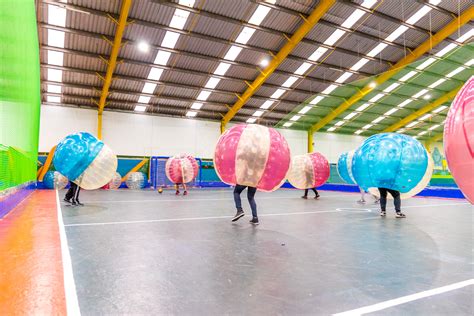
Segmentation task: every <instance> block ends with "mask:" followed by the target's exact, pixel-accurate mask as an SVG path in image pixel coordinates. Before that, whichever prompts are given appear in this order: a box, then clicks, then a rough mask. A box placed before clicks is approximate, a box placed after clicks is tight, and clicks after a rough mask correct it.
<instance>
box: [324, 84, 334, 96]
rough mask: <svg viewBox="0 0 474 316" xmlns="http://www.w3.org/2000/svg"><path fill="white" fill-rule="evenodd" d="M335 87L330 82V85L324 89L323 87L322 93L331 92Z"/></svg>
mask: <svg viewBox="0 0 474 316" xmlns="http://www.w3.org/2000/svg"><path fill="white" fill-rule="evenodd" d="M336 88H337V86H336V85H335V84H332V85H330V86H329V87H327V88H326V89H324V91H323V92H321V93H323V94H330V93H331V92H333V91H334V90H335V89H336Z"/></svg>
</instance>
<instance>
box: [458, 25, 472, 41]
mask: <svg viewBox="0 0 474 316" xmlns="http://www.w3.org/2000/svg"><path fill="white" fill-rule="evenodd" d="M473 36H474V28H471V29H470V30H469V31H468V32H466V33H465V34H464V35H462V36H461V37H459V38H458V39H457V40H456V42H459V43H464V42H466V41H467V40H469V39H470V38H471V37H473Z"/></svg>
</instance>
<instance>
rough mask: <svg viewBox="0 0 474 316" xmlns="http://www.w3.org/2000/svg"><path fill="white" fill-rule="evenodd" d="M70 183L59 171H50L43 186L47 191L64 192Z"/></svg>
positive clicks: (45, 176)
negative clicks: (56, 190)
mask: <svg viewBox="0 0 474 316" xmlns="http://www.w3.org/2000/svg"><path fill="white" fill-rule="evenodd" d="M68 183H69V180H68V179H67V178H66V177H65V176H63V175H62V174H61V173H60V172H58V171H48V172H46V174H45V175H44V178H43V184H44V186H45V187H46V188H47V189H58V190H62V189H64V188H65V187H66V185H67V184H68Z"/></svg>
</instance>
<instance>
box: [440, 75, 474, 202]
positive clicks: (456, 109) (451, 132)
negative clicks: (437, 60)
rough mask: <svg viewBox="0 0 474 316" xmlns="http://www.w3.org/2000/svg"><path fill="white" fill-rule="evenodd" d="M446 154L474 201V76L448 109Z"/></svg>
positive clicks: (445, 129) (459, 185)
mask: <svg viewBox="0 0 474 316" xmlns="http://www.w3.org/2000/svg"><path fill="white" fill-rule="evenodd" d="M444 153H445V156H446V160H447V162H448V166H449V170H450V171H451V174H452V175H453V177H454V180H455V181H456V184H457V185H458V187H459V188H460V189H461V191H462V193H463V194H464V195H465V196H466V198H467V199H468V200H469V202H471V204H474V76H473V77H471V78H470V79H469V80H468V81H467V82H466V83H465V84H464V86H463V87H462V88H461V90H459V92H458V94H457V95H456V98H455V99H454V101H453V103H452V104H451V108H450V109H449V112H448V116H447V117H446V123H445V125H444Z"/></svg>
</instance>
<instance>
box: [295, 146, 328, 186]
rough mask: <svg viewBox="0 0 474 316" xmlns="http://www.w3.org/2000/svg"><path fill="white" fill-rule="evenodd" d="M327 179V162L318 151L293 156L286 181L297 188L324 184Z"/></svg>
mask: <svg viewBox="0 0 474 316" xmlns="http://www.w3.org/2000/svg"><path fill="white" fill-rule="evenodd" d="M328 179H329V162H328V160H327V159H326V157H324V156H323V155H321V154H320V153H318V152H315V153H310V154H305V155H299V156H294V157H293V159H291V168H290V172H289V173H288V181H290V183H291V185H292V186H294V187H295V188H297V189H310V188H315V187H318V186H320V185H322V184H324V183H325V182H326V181H327V180H328Z"/></svg>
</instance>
